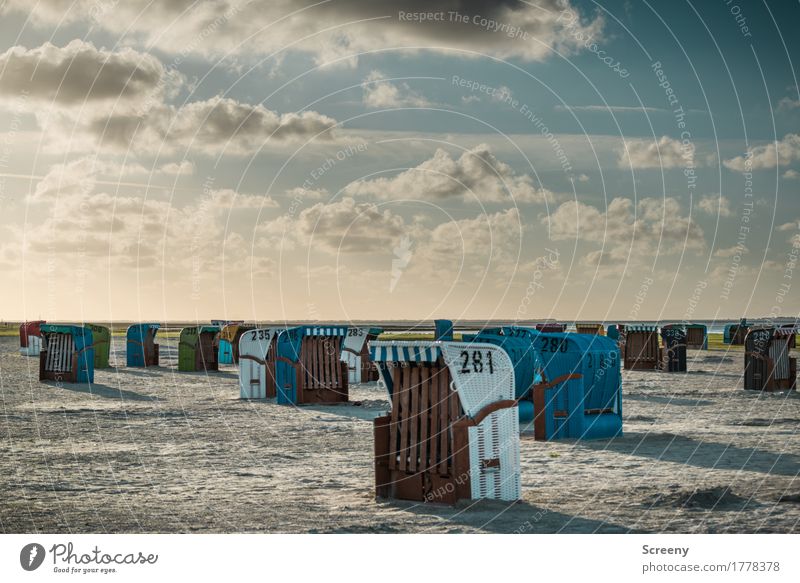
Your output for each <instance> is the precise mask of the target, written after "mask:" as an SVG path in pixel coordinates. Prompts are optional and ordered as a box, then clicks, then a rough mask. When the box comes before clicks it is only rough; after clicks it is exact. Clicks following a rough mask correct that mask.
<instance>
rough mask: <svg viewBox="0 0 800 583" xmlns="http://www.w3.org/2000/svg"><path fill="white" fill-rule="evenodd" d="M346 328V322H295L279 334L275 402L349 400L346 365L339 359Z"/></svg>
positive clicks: (344, 401)
mask: <svg viewBox="0 0 800 583" xmlns="http://www.w3.org/2000/svg"><path fill="white" fill-rule="evenodd" d="M347 329H348V328H347V326H298V327H296V328H289V329H287V330H284V331H283V332H281V333H280V334H279V335H278V340H277V359H276V364H275V371H276V373H275V377H276V384H277V386H276V392H277V402H278V404H280V405H305V404H314V403H316V404H334V403H346V402H347V401H348V399H349V384H348V381H347V376H348V366H347V363H346V362H342V360H341V356H342V346H343V344H344V339H345V338H346V336H347Z"/></svg>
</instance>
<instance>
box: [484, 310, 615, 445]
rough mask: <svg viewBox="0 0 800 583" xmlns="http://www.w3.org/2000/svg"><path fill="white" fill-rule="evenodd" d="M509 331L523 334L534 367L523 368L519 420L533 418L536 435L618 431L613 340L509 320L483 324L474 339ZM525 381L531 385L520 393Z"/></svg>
mask: <svg viewBox="0 0 800 583" xmlns="http://www.w3.org/2000/svg"><path fill="white" fill-rule="evenodd" d="M508 337H515V338H519V339H524V340H526V342H527V348H526V349H525V352H526V353H530V352H534V353H535V354H534V355H533V356H532V362H533V363H534V368H535V370H534V372H533V374H531V373H530V372H526V373H525V375H526V380H525V382H523V383H522V385H519V386H518V396H517V399H518V400H519V407H520V415H521V419H520V420H521V423H523V424H525V423H527V422H529V421H530V420H532V421H533V429H534V438H535V439H537V440H553V439H563V438H575V439H600V438H609V437H614V436H617V435H620V434H621V433H622V377H621V373H620V358H619V349H618V348H617V344H616V342H615V341H614V340H612V339H610V338H608V337H605V336H597V335H588V334H575V333H556V332H554V333H548V332H539V331H538V330H535V329H532V328H522V327H514V326H510V327H503V328H495V329H490V330H485V331H483V332H481V333H479V334H477V335H476V336H474V337H473V340H474V341H477V342H489V343H493V344H499V343H500V342H501V340H500V339H501V338H508ZM506 342H507V341H506ZM517 350H520V349H519V348H517ZM512 359H513V358H512ZM526 370H530V368H529V365H526ZM526 385H527V386H529V387H530V389H529V390H527V391H524V392H522V393H521V394H520V391H522V390H523V388H524V387H525V386H526ZM527 411H530V412H531V414H530V417H528V416H527V414H526V412H527Z"/></svg>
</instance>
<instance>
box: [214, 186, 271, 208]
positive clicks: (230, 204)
mask: <svg viewBox="0 0 800 583" xmlns="http://www.w3.org/2000/svg"><path fill="white" fill-rule="evenodd" d="M207 195H208V199H207V200H208V202H209V203H210V204H211V205H212V206H214V207H217V208H220V209H225V210H236V209H263V208H277V207H278V206H280V205H278V203H277V201H275V200H274V199H273V198H272V197H269V196H259V195H253V194H239V193H237V192H236V191H235V190H232V189H230V188H222V189H218V190H211V191H210V192H208V193H207Z"/></svg>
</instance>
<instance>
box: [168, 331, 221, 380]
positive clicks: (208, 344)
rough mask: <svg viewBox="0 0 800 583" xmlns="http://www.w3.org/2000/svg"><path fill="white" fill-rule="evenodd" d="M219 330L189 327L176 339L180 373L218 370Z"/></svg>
mask: <svg viewBox="0 0 800 583" xmlns="http://www.w3.org/2000/svg"><path fill="white" fill-rule="evenodd" d="M218 335H219V328H218V327H216V326H190V327H188V328H184V329H183V330H181V335H180V338H179V339H178V370H179V371H182V372H195V371H201V370H204V371H214V370H219V362H218V360H217V356H218V350H219V344H218V342H219V340H218Z"/></svg>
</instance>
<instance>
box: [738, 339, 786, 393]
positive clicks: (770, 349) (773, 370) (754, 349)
mask: <svg viewBox="0 0 800 583" xmlns="http://www.w3.org/2000/svg"><path fill="white" fill-rule="evenodd" d="M795 334H797V329H796V328H783V327H781V328H774V327H768V326H764V327H753V328H751V329H750V331H749V332H748V333H747V337H746V338H745V353H744V388H745V389H747V390H751V391H791V390H796V389H797V359H796V358H792V357H791V356H789V343H790V339H791V338H792V337H793V336H794V335H795Z"/></svg>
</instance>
